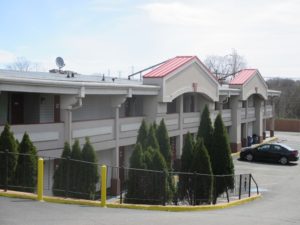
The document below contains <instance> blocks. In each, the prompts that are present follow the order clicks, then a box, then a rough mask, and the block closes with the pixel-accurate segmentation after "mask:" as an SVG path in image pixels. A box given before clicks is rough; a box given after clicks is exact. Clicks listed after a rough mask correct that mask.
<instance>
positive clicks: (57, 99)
mask: <svg viewBox="0 0 300 225" xmlns="http://www.w3.org/2000/svg"><path fill="white" fill-rule="evenodd" d="M59 122H60V96H59V95H54V123H59Z"/></svg>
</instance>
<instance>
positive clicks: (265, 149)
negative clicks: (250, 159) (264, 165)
mask: <svg viewBox="0 0 300 225" xmlns="http://www.w3.org/2000/svg"><path fill="white" fill-rule="evenodd" d="M269 149H270V145H262V146H260V147H258V148H257V150H258V151H269Z"/></svg>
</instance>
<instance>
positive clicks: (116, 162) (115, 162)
mask: <svg viewBox="0 0 300 225" xmlns="http://www.w3.org/2000/svg"><path fill="white" fill-rule="evenodd" d="M119 112H120V107H118V106H117V107H115V126H114V131H115V141H116V146H115V151H114V154H113V165H114V166H119V147H120V145H119V139H120V129H119Z"/></svg>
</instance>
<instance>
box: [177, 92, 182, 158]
mask: <svg viewBox="0 0 300 225" xmlns="http://www.w3.org/2000/svg"><path fill="white" fill-rule="evenodd" d="M179 131H180V132H179V142H178V146H177V145H176V157H177V159H180V157H181V153H182V148H183V95H181V96H179Z"/></svg>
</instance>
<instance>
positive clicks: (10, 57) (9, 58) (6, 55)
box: [0, 49, 16, 64]
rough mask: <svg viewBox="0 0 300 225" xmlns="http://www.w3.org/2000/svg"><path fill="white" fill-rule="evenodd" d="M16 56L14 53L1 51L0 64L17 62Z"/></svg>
mask: <svg viewBox="0 0 300 225" xmlns="http://www.w3.org/2000/svg"><path fill="white" fill-rule="evenodd" d="M15 58H16V57H15V55H14V54H13V53H12V52H8V51H5V50H1V49H0V64H8V63H11V62H13V61H14V60H15Z"/></svg>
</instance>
